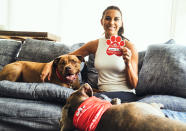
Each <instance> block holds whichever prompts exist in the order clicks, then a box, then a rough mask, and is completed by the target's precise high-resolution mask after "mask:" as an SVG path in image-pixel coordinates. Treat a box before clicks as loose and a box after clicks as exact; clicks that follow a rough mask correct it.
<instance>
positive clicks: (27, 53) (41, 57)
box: [18, 39, 70, 62]
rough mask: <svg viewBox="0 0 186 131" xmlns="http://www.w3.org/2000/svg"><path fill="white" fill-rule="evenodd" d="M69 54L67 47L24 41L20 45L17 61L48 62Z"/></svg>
mask: <svg viewBox="0 0 186 131" xmlns="http://www.w3.org/2000/svg"><path fill="white" fill-rule="evenodd" d="M69 52H70V49H69V47H68V46H66V45H65V44H62V43H56V42H54V41H47V40H35V39H26V41H25V42H24V44H23V45H22V48H21V51H20V53H19V56H18V60H21V61H22V60H24V61H34V62H49V61H52V60H53V59H55V58H56V57H58V56H60V55H63V54H67V53H69Z"/></svg>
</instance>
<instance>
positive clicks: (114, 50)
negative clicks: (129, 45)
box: [106, 36, 125, 56]
mask: <svg viewBox="0 0 186 131" xmlns="http://www.w3.org/2000/svg"><path fill="white" fill-rule="evenodd" d="M107 45H109V47H108V48H107V50H106V53H107V55H114V54H115V55H117V56H122V52H121V51H120V49H121V46H124V45H125V43H124V41H122V39H121V37H120V36H117V37H115V36H111V37H110V39H108V40H107Z"/></svg>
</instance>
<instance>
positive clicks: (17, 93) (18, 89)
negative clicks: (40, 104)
mask: <svg viewBox="0 0 186 131" xmlns="http://www.w3.org/2000/svg"><path fill="white" fill-rule="evenodd" d="M73 91H74V90H73V89H70V88H66V87H62V86H59V85H56V84H53V83H25V82H11V81H7V80H3V81H0V96H2V97H9V98H18V99H27V100H28V99H29V100H40V101H47V102H58V103H61V104H64V103H65V102H66V99H67V98H68V97H69V96H70V94H71V93H73Z"/></svg>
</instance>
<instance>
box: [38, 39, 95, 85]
mask: <svg viewBox="0 0 186 131" xmlns="http://www.w3.org/2000/svg"><path fill="white" fill-rule="evenodd" d="M97 46H98V40H94V41H90V42H88V43H86V44H85V45H83V46H82V47H81V48H79V49H77V50H76V51H74V52H71V53H69V55H79V56H83V57H85V56H87V55H89V54H94V53H95V52H96V50H97ZM52 64H53V61H51V62H49V63H46V65H45V66H44V68H43V70H42V72H41V75H40V78H41V80H42V81H43V82H44V81H45V78H46V77H48V80H49V81H50V77H51V74H52Z"/></svg>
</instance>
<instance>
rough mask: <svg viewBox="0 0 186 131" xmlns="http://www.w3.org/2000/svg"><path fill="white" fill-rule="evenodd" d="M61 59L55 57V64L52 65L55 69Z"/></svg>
mask: <svg viewBox="0 0 186 131" xmlns="http://www.w3.org/2000/svg"><path fill="white" fill-rule="evenodd" d="M60 59H61V57H57V58H55V59H54V62H53V65H52V67H53V68H54V69H55V68H56V67H57V65H58V63H59V60H60Z"/></svg>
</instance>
